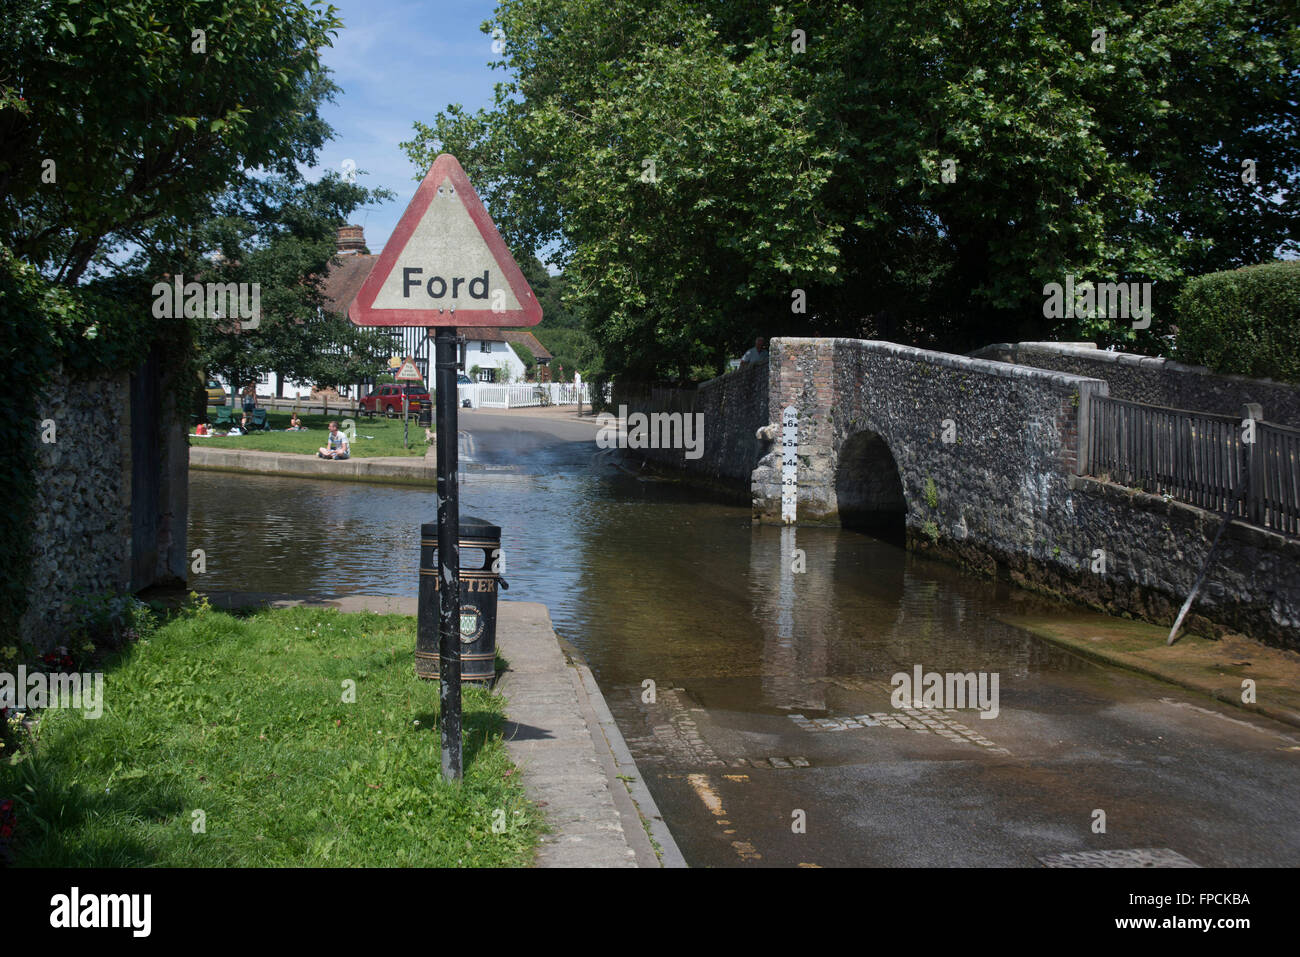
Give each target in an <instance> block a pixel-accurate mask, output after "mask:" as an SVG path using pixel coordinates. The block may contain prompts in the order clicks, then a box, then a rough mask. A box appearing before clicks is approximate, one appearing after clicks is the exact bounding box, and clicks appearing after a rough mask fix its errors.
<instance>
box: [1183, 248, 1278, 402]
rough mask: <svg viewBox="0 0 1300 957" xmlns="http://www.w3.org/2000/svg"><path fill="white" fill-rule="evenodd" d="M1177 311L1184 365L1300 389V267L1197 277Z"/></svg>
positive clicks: (1270, 266)
mask: <svg viewBox="0 0 1300 957" xmlns="http://www.w3.org/2000/svg"><path fill="white" fill-rule="evenodd" d="M1174 308H1175V316H1176V322H1177V326H1178V331H1177V338H1176V340H1175V347H1174V348H1175V352H1174V355H1175V358H1177V359H1178V360H1179V361H1180V362H1187V363H1190V364H1193V365H1202V366H1206V367H1208V368H1210V369H1212V370H1213V371H1215V372H1222V373H1229V374H1235V375H1244V376H1251V377H1253V378H1257V379H1264V378H1267V379H1277V380H1279V381H1283V382H1294V383H1300V262H1297V261H1289V262H1272V263H1264V264H1263V265H1260V266H1249V267H1246V268H1243V269H1235V270H1232V271H1231V272H1216V273H1210V274H1209V275H1205V276H1197V277H1196V278H1195V279H1192V280H1190V281H1189V282H1188V283H1187V284H1186V286H1184V288H1183V291H1182V292H1181V293H1180V294H1179V296H1178V298H1177V300H1175V303H1174Z"/></svg>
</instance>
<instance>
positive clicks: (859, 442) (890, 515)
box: [835, 432, 907, 543]
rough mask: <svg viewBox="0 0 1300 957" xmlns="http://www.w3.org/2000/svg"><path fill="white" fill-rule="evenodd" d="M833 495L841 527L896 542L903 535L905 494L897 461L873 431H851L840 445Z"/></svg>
mask: <svg viewBox="0 0 1300 957" xmlns="http://www.w3.org/2000/svg"><path fill="white" fill-rule="evenodd" d="M835 496H836V500H837V502H838V504H839V513H840V524H841V525H842V526H843V527H845V528H852V529H856V530H858V531H863V532H867V533H869V534H871V535H876V536H878V537H880V538H884V539H888V540H890V541H896V542H899V543H901V542H903V541H904V539H905V538H906V527H907V496H906V495H905V494H904V492H903V482H902V480H901V479H900V478H899V473H898V462H897V461H895V459H894V453H893V452H891V451H890V449H889V445H888V443H887V442H885V440H884V439H883V438H881V437H880V436H879V435H877V434H876V433H875V432H855V433H854V434H853V435H851V436H849V437H848V438H847V439H845V440H844V444H843V445H842V446H840V454H839V465H838V467H837V468H836V470H835Z"/></svg>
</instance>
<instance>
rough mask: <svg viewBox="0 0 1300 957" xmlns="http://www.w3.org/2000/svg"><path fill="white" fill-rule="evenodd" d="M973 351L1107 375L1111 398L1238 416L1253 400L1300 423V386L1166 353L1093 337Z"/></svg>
mask: <svg viewBox="0 0 1300 957" xmlns="http://www.w3.org/2000/svg"><path fill="white" fill-rule="evenodd" d="M972 355H973V356H977V357H983V358H988V359H993V360H995V361H998V362H1012V363H1018V364H1020V365H1026V366H1033V367H1034V368H1037V369H1052V370H1054V371H1058V372H1067V373H1070V374H1072V375H1082V376H1092V377H1095V378H1098V379H1105V380H1106V381H1107V382H1108V383H1109V384H1110V394H1111V396H1113V397H1114V398H1117V399H1128V400H1129V401H1131V402H1145V403H1147V404H1149V405H1161V406H1165V407H1166V408H1173V409H1191V410H1194V411H1197V412H1215V413H1218V414H1220V415H1232V416H1236V415H1240V414H1241V407H1242V406H1243V405H1245V404H1246V403H1248V402H1257V403H1259V404H1260V405H1261V406H1262V407H1263V409H1264V420H1265V421H1267V422H1276V423H1278V424H1280V425H1289V426H1291V427H1292V428H1300V388H1297V387H1296V386H1293V385H1289V384H1287V383H1285V382H1274V381H1273V380H1271V379H1248V378H1246V377H1245V376H1234V375H1220V374H1218V373H1214V372H1211V371H1210V370H1209V369H1206V368H1205V367H1203V366H1188V365H1183V364H1182V363H1179V362H1174V361H1172V360H1170V359H1159V358H1155V357H1151V356H1138V355H1132V354H1130V353H1125V352H1107V351H1105V350H1101V349H1098V348H1097V347H1096V346H1095V345H1093V344H1091V343H1057V342H1018V343H999V344H997V345H992V346H986V347H984V348H983V349H980V350H979V351H978V352H975V353H972Z"/></svg>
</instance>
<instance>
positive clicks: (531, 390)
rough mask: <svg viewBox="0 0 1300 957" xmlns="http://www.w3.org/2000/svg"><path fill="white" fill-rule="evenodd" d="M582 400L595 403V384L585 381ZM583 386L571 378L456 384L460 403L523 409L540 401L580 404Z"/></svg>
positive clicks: (473, 405) (584, 402) (488, 407)
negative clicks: (592, 393)
mask: <svg viewBox="0 0 1300 957" xmlns="http://www.w3.org/2000/svg"><path fill="white" fill-rule="evenodd" d="M581 388H582V395H581V399H582V404H583V405H590V404H591V385H590V384H589V383H587V382H584V383H583V384H582V387H581ZM578 389H579V387H578V386H576V385H574V384H573V383H571V382H541V383H537V382H523V383H516V384H514V385H492V384H491V383H488V382H475V383H474V384H472V385H461V386H457V387H456V394H457V397H458V398H459V399H460V403H459V404H460V405H461V406H462V407H464V405H465V400H466V399H468V400H469V402H470V406H471V407H472V408H475V409H522V408H526V407H528V406H539V405H577V404H578V400H579V394H578Z"/></svg>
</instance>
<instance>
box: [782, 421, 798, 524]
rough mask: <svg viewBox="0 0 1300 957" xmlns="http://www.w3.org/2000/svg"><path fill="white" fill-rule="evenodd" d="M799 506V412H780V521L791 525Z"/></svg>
mask: <svg viewBox="0 0 1300 957" xmlns="http://www.w3.org/2000/svg"><path fill="white" fill-rule="evenodd" d="M798 506H799V410H798V409H796V408H795V407H794V406H792V405H787V406H786V407H785V409H784V410H782V412H781V521H783V522H785V523H786V524H787V525H791V524H793V523H794V521H795V513H796V511H797V510H798Z"/></svg>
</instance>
